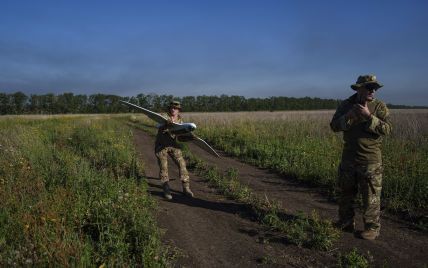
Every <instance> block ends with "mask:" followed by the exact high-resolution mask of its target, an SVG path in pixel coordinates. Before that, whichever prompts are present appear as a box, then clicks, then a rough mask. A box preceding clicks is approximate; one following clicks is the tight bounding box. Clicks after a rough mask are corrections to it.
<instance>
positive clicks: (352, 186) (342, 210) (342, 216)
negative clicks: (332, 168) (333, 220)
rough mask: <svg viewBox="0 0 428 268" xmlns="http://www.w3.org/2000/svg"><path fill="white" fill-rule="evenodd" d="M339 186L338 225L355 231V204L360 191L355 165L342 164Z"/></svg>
mask: <svg viewBox="0 0 428 268" xmlns="http://www.w3.org/2000/svg"><path fill="white" fill-rule="evenodd" d="M338 186H339V189H340V196H339V223H338V225H339V226H338V227H340V228H342V229H345V230H347V231H353V229H354V226H355V224H354V216H355V212H354V204H355V198H356V196H357V193H358V182H357V180H356V176H355V172H354V167H353V165H350V164H346V163H341V164H340V167H339V181H338ZM340 225H341V226H340Z"/></svg>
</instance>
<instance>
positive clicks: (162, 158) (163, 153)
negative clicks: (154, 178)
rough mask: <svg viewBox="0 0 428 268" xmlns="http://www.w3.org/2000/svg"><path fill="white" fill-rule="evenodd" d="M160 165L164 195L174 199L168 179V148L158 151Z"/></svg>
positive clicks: (160, 177)
mask: <svg viewBox="0 0 428 268" xmlns="http://www.w3.org/2000/svg"><path fill="white" fill-rule="evenodd" d="M156 157H157V159H158V165H159V179H160V181H161V182H162V187H163V191H164V196H165V198H166V199H169V200H170V199H172V195H171V191H170V189H169V185H168V181H169V176H168V148H163V149H161V150H159V151H157V152H156Z"/></svg>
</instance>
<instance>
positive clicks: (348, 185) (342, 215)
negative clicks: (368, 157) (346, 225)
mask: <svg viewBox="0 0 428 268" xmlns="http://www.w3.org/2000/svg"><path fill="white" fill-rule="evenodd" d="M382 170H383V168H382V164H381V163H376V164H368V165H358V164H355V163H344V162H342V163H341V164H340V167H339V183H338V184H339V188H340V190H341V194H340V198H339V219H340V221H342V222H349V221H352V220H353V219H354V215H355V212H354V208H355V199H356V198H357V194H358V188H359V189H360V193H361V195H362V201H363V221H364V228H365V229H366V230H367V229H374V230H379V229H380V196H381V191H382Z"/></svg>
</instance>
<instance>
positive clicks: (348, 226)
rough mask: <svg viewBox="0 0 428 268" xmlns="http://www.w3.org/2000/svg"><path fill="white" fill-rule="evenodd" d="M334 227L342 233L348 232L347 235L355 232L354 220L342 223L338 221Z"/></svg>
mask: <svg viewBox="0 0 428 268" xmlns="http://www.w3.org/2000/svg"><path fill="white" fill-rule="evenodd" d="M334 225H335V227H336V228H338V229H340V230H342V231H344V232H348V233H353V232H354V231H355V221H354V219H351V220H347V221H342V220H339V221H338V222H336V223H335V224H334Z"/></svg>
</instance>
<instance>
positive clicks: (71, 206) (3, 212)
mask: <svg viewBox="0 0 428 268" xmlns="http://www.w3.org/2000/svg"><path fill="white" fill-rule="evenodd" d="M105 119H109V117H108V116H67V117H55V118H50V119H46V120H34V118H28V117H23V118H20V117H9V118H7V117H6V118H1V120H0V150H1V154H0V178H1V181H0V226H1V229H0V266H11V265H13V266H32V265H37V266H83V267H88V266H89V267H93V266H100V265H106V266H135V265H137V264H138V265H144V267H163V266H165V265H166V264H167V257H166V256H167V255H166V254H167V252H166V251H164V250H162V247H161V242H160V231H159V229H158V228H157V225H156V222H155V220H154V217H153V209H154V203H153V201H152V200H151V199H150V197H149V196H148V194H147V191H146V189H147V186H146V184H145V183H144V182H140V181H139V180H140V178H141V176H142V171H143V167H142V166H141V164H139V161H137V159H136V153H135V150H134V148H133V145H132V139H131V137H132V132H131V131H130V130H129V129H128V128H127V127H124V125H123V124H122V123H120V122H118V121H116V120H105Z"/></svg>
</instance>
